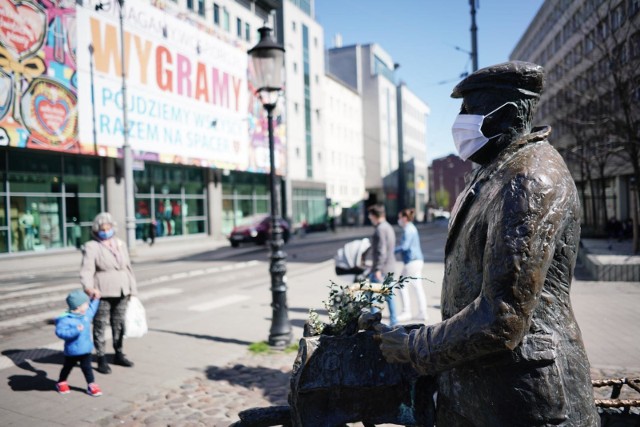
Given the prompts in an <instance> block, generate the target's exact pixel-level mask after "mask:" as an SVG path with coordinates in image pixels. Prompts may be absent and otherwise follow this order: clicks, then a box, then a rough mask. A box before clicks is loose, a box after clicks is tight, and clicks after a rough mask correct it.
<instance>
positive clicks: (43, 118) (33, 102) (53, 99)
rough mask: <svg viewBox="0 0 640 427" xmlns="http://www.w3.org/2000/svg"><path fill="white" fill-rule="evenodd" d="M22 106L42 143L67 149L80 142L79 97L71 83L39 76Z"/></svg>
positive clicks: (27, 123)
mask: <svg viewBox="0 0 640 427" xmlns="http://www.w3.org/2000/svg"><path fill="white" fill-rule="evenodd" d="M20 106H21V115H22V119H23V121H24V126H25V127H26V128H27V129H28V130H29V132H30V133H31V138H33V139H34V140H35V141H37V142H38V144H39V145H40V146H46V147H48V148H49V149H56V150H67V149H71V148H72V147H74V146H75V145H76V144H77V120H78V111H77V97H76V95H75V94H74V93H73V92H72V91H70V90H69V89H68V88H67V87H65V86H63V85H61V84H60V83H59V82H57V81H55V80H53V79H50V78H46V77H38V78H35V79H33V81H32V82H31V84H30V85H29V87H28V88H27V90H26V91H25V93H24V94H23V96H22V100H21V102H20Z"/></svg>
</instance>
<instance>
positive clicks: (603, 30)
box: [597, 18, 609, 40]
mask: <svg viewBox="0 0 640 427" xmlns="http://www.w3.org/2000/svg"><path fill="white" fill-rule="evenodd" d="M597 30H598V32H597V35H598V37H599V40H606V38H607V37H608V36H609V22H608V21H607V18H605V19H603V20H602V21H600V22H599V23H598V27H597Z"/></svg>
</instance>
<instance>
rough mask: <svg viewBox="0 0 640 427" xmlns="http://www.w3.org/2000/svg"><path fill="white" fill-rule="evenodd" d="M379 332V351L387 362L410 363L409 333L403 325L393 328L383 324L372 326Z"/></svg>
mask: <svg viewBox="0 0 640 427" xmlns="http://www.w3.org/2000/svg"><path fill="white" fill-rule="evenodd" d="M374 329H375V330H376V331H378V332H380V335H379V337H380V351H381V352H382V355H383V356H384V358H385V359H386V360H387V362H389V363H410V362H411V355H410V354H409V334H408V333H407V331H406V330H405V329H404V328H403V327H399V328H396V329H393V330H390V328H389V327H388V326H386V325H383V324H378V325H375V326H374Z"/></svg>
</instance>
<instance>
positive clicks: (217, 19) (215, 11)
mask: <svg viewBox="0 0 640 427" xmlns="http://www.w3.org/2000/svg"><path fill="white" fill-rule="evenodd" d="M213 23H214V24H215V25H220V6H218V5H217V4H215V3H214V4H213Z"/></svg>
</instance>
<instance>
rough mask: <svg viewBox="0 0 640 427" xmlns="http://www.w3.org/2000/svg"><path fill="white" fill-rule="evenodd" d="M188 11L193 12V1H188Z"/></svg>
mask: <svg viewBox="0 0 640 427" xmlns="http://www.w3.org/2000/svg"><path fill="white" fill-rule="evenodd" d="M187 9H189V10H193V0H187Z"/></svg>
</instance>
